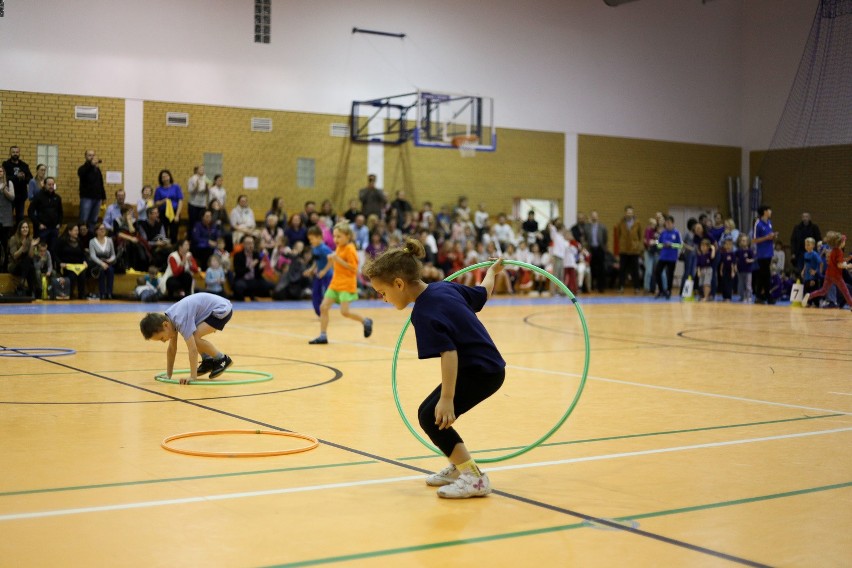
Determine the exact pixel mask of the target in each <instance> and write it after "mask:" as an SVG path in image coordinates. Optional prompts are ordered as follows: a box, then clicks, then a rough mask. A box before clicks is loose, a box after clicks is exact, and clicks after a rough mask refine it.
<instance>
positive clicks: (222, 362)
mask: <svg viewBox="0 0 852 568" xmlns="http://www.w3.org/2000/svg"><path fill="white" fill-rule="evenodd" d="M233 363H234V362H233V361H231V358H230V357H228V356H227V355H222V357H221V358H219V359H216V360H214V361H213V368H212V369H211V370H210V378H211V379H215V378H216V377H218V376H219V375H221V374H222V373H224V372H225V369H227V368H228V367H230V366H231V365H232V364H233Z"/></svg>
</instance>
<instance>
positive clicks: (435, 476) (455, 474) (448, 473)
mask: <svg viewBox="0 0 852 568" xmlns="http://www.w3.org/2000/svg"><path fill="white" fill-rule="evenodd" d="M459 473H460V472H459V470H458V469H456V466H454V465H453V464H450V465H448V466H447V467H445V468H444V469H442V470H441V471H439V472H438V473H432V474H430V475H427V476H426V485H429V486H431V487H440V486H442V485H449V484H450V483H454V482H455V481H456V479H458V478H459Z"/></svg>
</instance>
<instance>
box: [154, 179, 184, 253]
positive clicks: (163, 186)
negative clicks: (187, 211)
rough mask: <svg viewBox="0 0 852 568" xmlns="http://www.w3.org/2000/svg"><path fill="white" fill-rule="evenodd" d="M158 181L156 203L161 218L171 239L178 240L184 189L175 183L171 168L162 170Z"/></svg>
mask: <svg viewBox="0 0 852 568" xmlns="http://www.w3.org/2000/svg"><path fill="white" fill-rule="evenodd" d="M157 181H158V182H159V183H160V185H159V186H158V187H157V189H156V190H155V191H154V205H155V206H157V207H159V208H160V220H161V221H162V222H163V224H164V225H166V226H167V227H168V229H167V232H168V235H169V239H171V240H172V241H173V242H177V238H178V229H179V227H180V214H181V212H182V211H183V191H182V190H181V188H180V186H179V185H178V184H176V183H174V178H173V177H172V172H170V171H169V170H160V175H158V176H157ZM190 230H192V229H190Z"/></svg>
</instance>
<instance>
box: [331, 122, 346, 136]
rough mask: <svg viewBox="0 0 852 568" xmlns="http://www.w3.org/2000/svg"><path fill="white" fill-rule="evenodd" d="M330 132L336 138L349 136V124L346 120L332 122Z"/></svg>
mask: <svg viewBox="0 0 852 568" xmlns="http://www.w3.org/2000/svg"><path fill="white" fill-rule="evenodd" d="M329 134H331V135H332V136H334V137H335V138H349V125H348V124H346V123H345V122H332V123H331V131H330V132H329Z"/></svg>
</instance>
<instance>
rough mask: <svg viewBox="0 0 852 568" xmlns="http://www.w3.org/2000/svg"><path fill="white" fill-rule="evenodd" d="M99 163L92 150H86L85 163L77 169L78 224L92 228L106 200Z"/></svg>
mask: <svg viewBox="0 0 852 568" xmlns="http://www.w3.org/2000/svg"><path fill="white" fill-rule="evenodd" d="M100 163H101V161H100V160H99V159H98V157H97V156H96V155H95V151H94V150H86V161H85V162H83V165H82V166H80V167H79V168H77V177H78V178H80V222H81V223H86V224H87V225H88V226H89V227H94V225H95V223H97V222H98V214H99V213H100V212H101V202H102V201H103V200H104V199H106V191H105V190H104V176H103V173H101V168H100V165H99V164H100Z"/></svg>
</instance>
